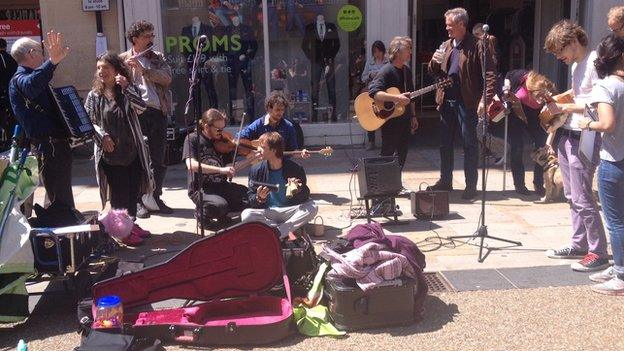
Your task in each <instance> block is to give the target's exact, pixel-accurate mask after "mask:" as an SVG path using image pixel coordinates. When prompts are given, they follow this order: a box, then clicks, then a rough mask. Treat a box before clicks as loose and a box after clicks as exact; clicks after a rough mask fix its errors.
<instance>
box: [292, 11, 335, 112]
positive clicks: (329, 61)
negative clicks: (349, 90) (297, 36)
mask: <svg viewBox="0 0 624 351" xmlns="http://www.w3.org/2000/svg"><path fill="white" fill-rule="evenodd" d="M301 49H302V50H303V53H304V54H305V55H306V57H307V58H308V60H310V65H311V67H312V75H311V77H312V92H311V94H310V95H311V97H312V122H316V120H317V110H316V108H317V107H318V98H319V82H320V81H321V77H322V76H323V77H325V85H326V86H327V96H328V100H329V104H330V105H331V107H333V108H332V114H331V120H332V121H336V80H335V74H334V59H335V58H336V54H338V50H340V39H339V38H338V30H337V28H336V25H335V24H334V23H329V22H325V16H323V15H318V16H316V21H314V22H313V23H310V24H308V25H307V26H306V30H305V35H304V36H303V42H302V43H301Z"/></svg>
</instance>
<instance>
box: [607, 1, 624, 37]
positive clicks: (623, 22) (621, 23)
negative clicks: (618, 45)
mask: <svg viewBox="0 0 624 351" xmlns="http://www.w3.org/2000/svg"><path fill="white" fill-rule="evenodd" d="M607 25H608V26H609V30H610V31H611V32H613V33H615V35H617V36H618V37H624V6H616V7H612V8H611V10H609V13H608V14H607Z"/></svg>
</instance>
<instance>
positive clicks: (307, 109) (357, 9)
mask: <svg viewBox="0 0 624 351" xmlns="http://www.w3.org/2000/svg"><path fill="white" fill-rule="evenodd" d="M364 18H365V1H364V0H362V1H346V0H334V1H331V0H269V1H268V24H269V43H270V71H271V74H270V79H271V90H283V91H284V92H285V93H286V94H287V96H289V97H290V100H291V109H290V111H288V118H291V119H292V120H295V121H297V122H299V123H325V122H345V121H348V118H349V117H348V116H349V115H352V113H350V108H351V105H352V103H351V101H352V100H353V98H354V97H355V95H357V93H358V92H359V90H360V88H361V85H360V84H359V83H360V82H359V77H360V74H361V71H362V68H363V65H364V61H365V57H364V55H365V54H364V49H365V48H364V42H365V35H366V29H365V25H364Z"/></svg>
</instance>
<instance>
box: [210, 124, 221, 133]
mask: <svg viewBox="0 0 624 351" xmlns="http://www.w3.org/2000/svg"><path fill="white" fill-rule="evenodd" d="M210 127H211V128H214V129H215V130H216V131H217V133H221V132H223V129H224V128H217V127H215V126H213V125H212V124H211V125H210Z"/></svg>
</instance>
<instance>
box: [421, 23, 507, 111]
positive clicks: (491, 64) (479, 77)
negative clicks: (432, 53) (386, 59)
mask: <svg viewBox="0 0 624 351" xmlns="http://www.w3.org/2000/svg"><path fill="white" fill-rule="evenodd" d="M452 40H453V39H449V40H447V41H446V51H445V53H444V58H443V59H442V64H439V63H437V62H435V61H434V60H431V61H429V73H431V74H433V75H434V76H439V75H446V72H447V71H448V64H449V62H448V60H449V57H450V55H451V49H452V47H453V46H452V43H451V41H452ZM461 46H462V48H461V50H460V54H461V56H460V57H459V81H460V85H461V86H460V88H461V95H462V98H463V100H464V105H465V106H466V107H467V108H469V109H474V110H476V109H477V106H479V101H480V100H481V95H482V92H483V85H482V82H483V73H482V72H483V71H482V70H481V66H482V65H481V57H482V51H481V48H482V46H483V45H482V41H480V40H477V38H475V37H474V36H473V35H472V34H471V33H466V36H465V37H464V40H463V41H462V43H461ZM495 91H496V66H495V61H494V52H492V50H489V49H488V57H487V69H486V92H487V99H488V102H489V101H492V98H493V97H494V94H495ZM443 101H444V90H443V89H438V91H437V92H436V103H437V104H438V105H442V102H443Z"/></svg>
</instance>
